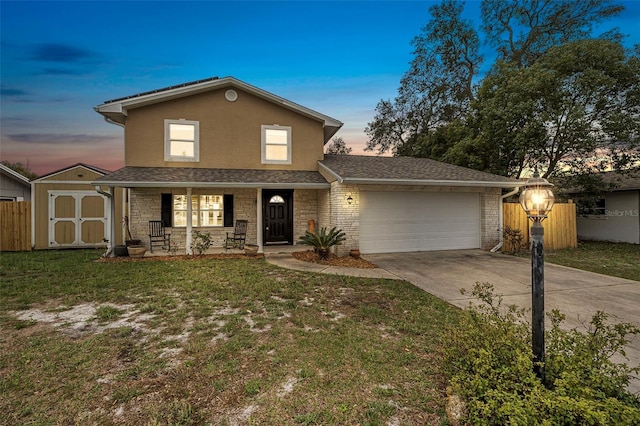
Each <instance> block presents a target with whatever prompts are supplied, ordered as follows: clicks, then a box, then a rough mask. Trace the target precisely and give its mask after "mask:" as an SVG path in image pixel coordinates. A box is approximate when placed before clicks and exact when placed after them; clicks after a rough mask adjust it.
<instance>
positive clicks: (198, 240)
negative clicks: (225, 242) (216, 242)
mask: <svg viewBox="0 0 640 426" xmlns="http://www.w3.org/2000/svg"><path fill="white" fill-rule="evenodd" d="M192 235H193V246H192V247H193V248H194V249H195V250H196V252H197V253H198V255H202V254H204V253H205V252H206V251H207V250H208V249H209V247H211V244H212V243H213V238H211V234H209V233H208V232H200V231H193V234H192Z"/></svg>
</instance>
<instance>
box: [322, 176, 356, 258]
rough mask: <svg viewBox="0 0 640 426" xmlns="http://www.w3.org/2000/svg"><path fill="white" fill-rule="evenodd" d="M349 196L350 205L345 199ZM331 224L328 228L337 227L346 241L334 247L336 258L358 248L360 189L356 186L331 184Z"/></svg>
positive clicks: (336, 182) (335, 182)
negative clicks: (350, 199) (343, 234)
mask: <svg viewBox="0 0 640 426" xmlns="http://www.w3.org/2000/svg"><path fill="white" fill-rule="evenodd" d="M349 196H351V198H352V199H353V201H352V202H351V204H349V203H348V202H347V198H348V197H349ZM330 200H331V213H330V217H331V223H330V225H329V227H333V226H335V227H337V228H338V229H342V232H344V233H345V236H346V238H347V239H346V240H345V241H344V242H343V243H342V244H341V245H339V246H336V247H335V250H334V251H335V253H336V255H338V256H346V255H347V254H349V250H351V249H357V248H359V244H360V189H359V186H358V185H343V184H341V183H338V181H334V182H332V183H331V195H330Z"/></svg>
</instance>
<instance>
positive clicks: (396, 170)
mask: <svg viewBox="0 0 640 426" xmlns="http://www.w3.org/2000/svg"><path fill="white" fill-rule="evenodd" d="M318 163H319V164H320V167H321V168H322V169H324V170H325V171H327V172H328V173H330V174H331V175H333V176H334V177H335V178H336V179H337V180H338V181H339V182H340V183H347V184H386V185H433V186H438V185H446V186H485V187H495V188H513V187H516V186H522V185H524V182H519V181H517V180H514V179H510V178H506V177H504V176H498V175H494V174H491V173H485V172H481V171H478V170H473V169H469V168H466V167H461V166H454V165H453V164H447V163H442V162H440V161H435V160H431V159H429V158H414V157H374V156H363V155H325V156H324V160H321V161H319V162H318Z"/></svg>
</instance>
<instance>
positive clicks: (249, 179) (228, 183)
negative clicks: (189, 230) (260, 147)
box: [94, 166, 329, 189]
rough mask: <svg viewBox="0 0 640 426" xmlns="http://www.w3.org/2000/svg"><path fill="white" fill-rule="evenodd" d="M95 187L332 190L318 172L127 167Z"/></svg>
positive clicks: (100, 179) (97, 181)
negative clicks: (217, 187)
mask: <svg viewBox="0 0 640 426" xmlns="http://www.w3.org/2000/svg"><path fill="white" fill-rule="evenodd" d="M94 183H95V184H99V185H105V186H118V187H162V188H171V187H173V188H177V187H193V188H202V187H209V188H210V187H215V186H221V187H226V188H229V187H233V188H243V187H244V188H256V187H261V188H316V189H320V188H329V184H328V183H327V181H326V180H325V179H324V178H323V177H322V175H321V174H320V173H318V172H314V171H296V170H253V169H204V168H187V167H131V166H129V167H123V168H122V169H119V170H116V171H115V172H113V173H111V174H109V175H107V176H104V177H102V178H99V179H97V180H96V181H95V182H94Z"/></svg>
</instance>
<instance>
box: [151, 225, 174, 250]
mask: <svg viewBox="0 0 640 426" xmlns="http://www.w3.org/2000/svg"><path fill="white" fill-rule="evenodd" d="M154 245H155V246H159V247H166V248H167V249H169V247H170V246H171V234H169V233H167V232H166V231H165V229H164V224H163V223H162V221H161V220H150V221H149V248H150V250H151V253H153V246H154Z"/></svg>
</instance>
